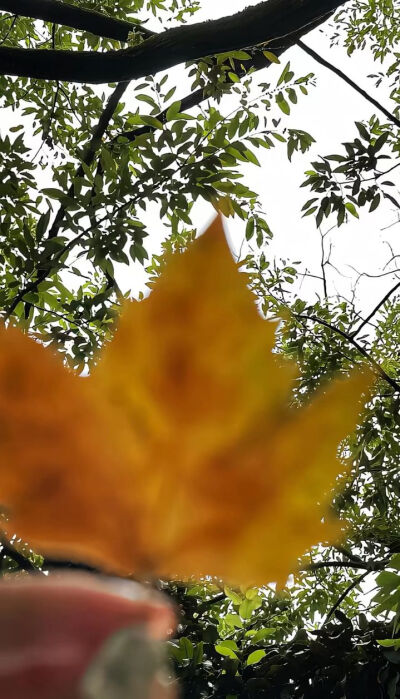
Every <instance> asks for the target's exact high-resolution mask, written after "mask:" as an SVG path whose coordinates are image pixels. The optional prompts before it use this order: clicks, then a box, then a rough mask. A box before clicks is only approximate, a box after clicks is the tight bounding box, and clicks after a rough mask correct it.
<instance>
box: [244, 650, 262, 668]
mask: <svg viewBox="0 0 400 699" xmlns="http://www.w3.org/2000/svg"><path fill="white" fill-rule="evenodd" d="M265 655H266V653H265V650H262V649H260V650H254V651H253V652H252V653H250V655H248V656H247V660H246V665H255V664H256V663H259V662H260V660H262V658H264V657H265Z"/></svg>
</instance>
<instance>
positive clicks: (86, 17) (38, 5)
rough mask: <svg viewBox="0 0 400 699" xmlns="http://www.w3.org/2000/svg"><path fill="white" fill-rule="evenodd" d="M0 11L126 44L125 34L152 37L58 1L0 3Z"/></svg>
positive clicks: (8, 0)
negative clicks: (131, 33)
mask: <svg viewBox="0 0 400 699" xmlns="http://www.w3.org/2000/svg"><path fill="white" fill-rule="evenodd" d="M0 10H3V11H5V12H11V13H12V14H15V15H21V16H23V17H32V18H33V19H41V20H43V21H44V22H54V23H55V24H62V25H64V26H66V27H71V28H72V29H79V30H82V31H85V32H91V34H96V35H97V36H103V37H107V38H108V39H116V40H118V41H127V39H128V34H129V32H131V31H132V30H135V31H137V32H138V33H140V34H141V35H142V36H143V37H146V38H148V37H150V36H153V34H154V32H152V31H150V30H149V29H146V27H143V26H141V25H140V24H134V23H133V22H125V21H124V20H121V19H114V18H113V17H107V15H104V14H102V13H101V12H97V11H95V10H85V9H84V8H81V7H76V6H75V5H69V4H67V3H65V2H59V0H0Z"/></svg>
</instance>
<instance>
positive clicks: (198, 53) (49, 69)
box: [0, 0, 348, 84]
mask: <svg viewBox="0 0 400 699" xmlns="http://www.w3.org/2000/svg"><path fill="white" fill-rule="evenodd" d="M347 1H348V0H302V1H301V2H299V0H285V2H283V0H268V2H261V3H260V4H258V5H255V6H254V7H249V8H247V9H246V10H244V11H243V12H239V13H237V14H235V15H232V16H230V17H222V18H220V19H217V20H213V21H208V22H199V23H195V24H188V25H183V26H179V27H174V28H173V29H168V30H167V31H164V32H162V33H161V34H157V35H155V36H152V37H150V38H149V39H147V40H145V41H143V42H142V43H141V44H139V45H138V46H133V47H130V48H128V49H125V50H123V51H109V52H106V53H96V52H92V51H79V52H73V51H57V50H56V51H54V50H50V49H39V50H38V49H22V48H11V47H4V46H2V47H0V74H1V75H17V76H24V77H30V78H39V79H44V80H64V81H70V82H78V83H95V84H99V83H108V82H120V81H126V80H132V79H135V78H140V77H143V76H145V75H154V74H155V73H157V72H158V71H160V70H166V69H168V68H171V67H172V66H175V65H178V64H180V63H184V62H185V61H190V60H196V59H198V58H201V57H202V56H209V55H215V54H218V53H223V52H225V51H235V50H237V49H242V48H243V45H244V44H245V45H246V46H256V45H258V44H262V43H267V42H272V41H274V40H275V41H276V40H277V39H279V38H280V37H285V36H287V35H289V34H293V33H294V32H296V31H299V30H300V29H301V28H305V29H306V28H307V27H308V26H309V25H310V24H312V23H314V22H315V21H316V20H317V19H318V18H319V17H324V16H325V15H326V14H328V13H330V12H333V11H334V10H336V9H337V8H338V7H340V6H341V5H343V4H345V2H347Z"/></svg>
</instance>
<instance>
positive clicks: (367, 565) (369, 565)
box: [300, 561, 388, 572]
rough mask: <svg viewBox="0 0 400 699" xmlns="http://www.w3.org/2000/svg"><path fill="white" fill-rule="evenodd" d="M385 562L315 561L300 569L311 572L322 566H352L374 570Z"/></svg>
mask: <svg viewBox="0 0 400 699" xmlns="http://www.w3.org/2000/svg"><path fill="white" fill-rule="evenodd" d="M387 563H388V562H387V561H371V562H368V561H317V563H310V564H309V565H307V566H304V568H301V569H300V570H301V571H304V572H313V571H315V570H321V569H323V568H352V569H355V570H358V569H360V570H367V571H369V572H371V571H375V570H383V568H384V567H385V566H386V565H387Z"/></svg>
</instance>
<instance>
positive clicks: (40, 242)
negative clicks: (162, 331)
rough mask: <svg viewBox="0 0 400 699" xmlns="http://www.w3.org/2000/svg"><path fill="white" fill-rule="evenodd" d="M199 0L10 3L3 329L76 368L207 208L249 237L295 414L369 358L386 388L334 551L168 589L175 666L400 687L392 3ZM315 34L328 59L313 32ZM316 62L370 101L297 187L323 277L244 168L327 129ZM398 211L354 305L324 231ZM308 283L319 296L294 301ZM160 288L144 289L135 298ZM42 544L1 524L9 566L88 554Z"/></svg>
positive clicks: (355, 688)
mask: <svg viewBox="0 0 400 699" xmlns="http://www.w3.org/2000/svg"><path fill="white" fill-rule="evenodd" d="M201 5H202V3H201V2H199V1H198V0H147V1H146V2H144V0H117V2H115V1H114V0H113V1H111V0H103V2H102V3H101V7H99V5H98V3H94V2H93V1H92V0H75V1H74V2H72V0H68V2H61V0H29V1H28V0H0V12H1V14H0V85H1V95H2V97H1V103H0V107H1V109H2V113H3V118H2V126H1V127H0V167H1V178H0V197H1V207H0V239H1V249H0V308H1V312H2V317H3V322H4V323H5V324H6V325H9V326H16V327H17V328H19V329H20V330H22V331H23V332H24V333H26V334H27V335H29V336H30V337H31V338H33V339H35V340H37V341H39V342H40V343H42V344H44V345H46V346H48V347H50V348H51V349H53V350H55V351H57V352H58V353H59V354H60V355H61V357H62V359H63V360H64V362H65V363H66V364H67V365H68V367H69V368H70V369H72V370H73V371H74V372H76V373H77V374H80V373H85V372H87V371H88V367H89V366H90V365H91V363H92V361H93V358H96V356H97V353H98V350H99V348H100V347H101V346H103V345H106V346H107V345H108V343H109V342H110V340H111V338H112V337H113V334H114V328H115V321H116V319H117V318H118V317H119V314H120V309H121V306H122V305H124V303H125V302H126V299H128V298H129V297H130V296H131V294H132V289H133V285H134V281H133V275H134V274H135V273H136V272H137V270H138V268H139V267H142V268H143V270H144V271H145V273H146V275H145V276H144V275H143V278H145V279H146V280H147V281H148V283H149V285H150V286H152V285H153V283H154V282H155V281H156V280H157V279H158V278H159V277H161V278H162V275H163V272H164V266H165V262H166V259H168V257H169V255H170V254H171V253H177V254H179V253H180V252H182V251H184V250H186V249H189V250H190V249H191V246H192V245H193V241H194V239H195V238H196V236H197V233H198V228H199V225H200V224H199V214H198V211H200V212H201V215H202V214H203V212H204V211H208V212H210V211H212V210H213V208H214V209H216V210H217V211H218V212H220V213H221V214H223V215H224V216H226V217H227V218H228V226H229V225H232V226H233V225H235V227H236V226H237V227H240V230H241V241H242V242H241V246H240V250H238V255H239V258H240V261H241V263H242V264H241V269H242V271H243V272H245V273H246V274H247V275H248V278H247V279H248V284H249V286H250V288H251V289H252V291H253V293H254V297H255V303H257V305H258V307H259V311H260V314H262V315H263V316H265V318H267V319H271V318H278V319H280V322H279V325H278V328H277V330H276V346H275V353H276V354H277V356H278V357H279V359H280V361H281V362H282V365H283V366H286V364H287V363H288V360H295V361H296V363H297V365H298V368H299V371H298V377H297V379H296V380H295V382H294V390H293V393H292V395H291V403H292V407H293V408H294V409H297V408H298V409H299V410H300V409H303V407H304V406H305V405H306V404H307V403H308V401H309V399H311V398H312V397H313V395H314V393H315V392H316V391H317V389H318V390H319V391H321V392H322V393H323V392H324V391H325V389H326V387H327V386H328V384H329V382H330V381H331V379H333V377H338V376H339V377H343V378H345V377H348V376H350V375H351V374H352V373H353V372H354V370H355V369H357V368H358V367H359V366H363V367H366V366H368V367H369V369H370V370H371V371H372V373H373V375H374V384H373V389H372V393H371V394H370V395H369V396H368V399H365V401H364V405H363V406H362V408H363V409H362V417H361V419H360V420H359V424H358V426H357V429H356V430H355V431H354V432H353V433H352V434H351V435H348V436H347V437H346V439H345V440H344V441H342V442H341V443H340V445H338V450H339V451H338V454H339V456H340V459H341V460H342V463H343V473H342V475H341V476H340V477H339V479H338V484H337V485H338V486H340V487H339V488H337V489H335V492H334V493H332V494H331V497H330V503H331V504H330V509H331V510H332V513H334V514H335V515H336V516H338V517H339V518H340V519H341V520H343V521H346V522H347V529H346V532H345V535H344V538H343V541H342V542H341V544H337V545H335V546H332V545H331V546H328V545H325V544H323V543H321V544H319V545H318V546H315V547H314V548H313V549H311V550H309V551H304V552H303V556H302V557H301V558H300V559H299V561H298V567H297V568H296V567H294V569H293V571H292V576H291V577H290V579H289V581H288V584H287V585H286V586H285V587H284V588H279V589H277V588H276V587H275V586H274V585H272V584H270V585H266V586H264V587H260V588H255V587H251V588H246V587H238V588H231V587H227V586H224V585H223V584H222V583H221V582H220V581H219V579H217V578H213V579H211V578H210V579H207V580H203V581H202V582H199V581H197V580H196V581H191V582H190V583H178V582H169V581H166V580H157V582H156V583H154V584H156V586H157V587H158V588H160V589H162V590H164V591H165V592H166V594H168V595H170V596H171V597H172V598H173V599H174V601H175V602H176V604H177V605H178V607H179V610H180V618H179V627H178V633H177V636H176V638H175V639H173V640H171V642H170V644H169V647H170V654H171V658H172V661H173V663H174V666H175V670H176V672H177V675H178V677H179V678H180V681H181V685H182V688H183V695H184V696H185V697H191V698H195V697H199V699H200V698H204V699H206V698H207V697H210V698H211V697H217V698H221V699H228V698H229V699H234V698H235V699H236V698H237V699H239V698H240V699H242V698H243V699H246V698H253V697H264V696H265V697H279V698H282V699H283V698H286V697H314V696H315V697H320V696H324V695H327V696H332V697H349V698H353V697H360V698H361V697H371V698H375V697H376V698H378V697H388V698H390V699H393V698H395V697H397V696H400V669H399V662H400V639H399V628H400V529H399V516H400V508H399V495H400V485H399V478H398V468H399V456H400V445H399V439H400V434H399V429H400V422H399V405H400V365H399V345H400V298H399V295H398V290H399V288H400V278H399V272H400V270H399V268H398V259H399V254H400V251H399V250H398V249H397V248H396V246H395V244H393V238H392V237H390V236H389V230H390V232H393V231H394V230H397V229H398V226H399V224H400V213H399V212H400V199H399V197H398V189H399V180H398V176H397V173H398V170H397V169H396V168H398V167H399V165H400V162H399V157H400V89H399V85H400V54H399V52H398V46H399V39H400V6H399V3H398V2H396V0H347V2H342V1H340V0H304V1H302V2H300V0H290V1H288V0H286V1H285V2H284V0H267V2H258V3H256V2H255V3H253V6H251V7H249V8H246V9H244V10H243V11H242V12H240V13H238V14H233V15H231V16H229V17H222V18H220V19H213V20H209V21H206V22H198V21H197V18H196V13H197V12H198V11H200V10H201ZM320 29H323V34H322V35H321V36H322V37H323V42H324V46H325V48H326V50H325V51H324V52H323V54H324V55H323V56H322V55H319V53H318V52H317V51H315V50H314V49H312V48H310V47H309V45H308V38H306V37H307V35H308V34H309V33H310V32H313V31H317V32H319V30H320ZM295 46H297V47H300V49H301V50H302V51H303V52H304V53H307V55H308V56H309V57H310V58H312V59H313V61H315V71H314V73H306V74H304V75H303V74H302V72H303V71H302V70H301V67H300V68H299V66H298V65H295V64H294V62H293V60H292V58H291V55H290V54H289V55H286V52H289V51H290V49H291V48H292V47H295ZM332 47H336V48H337V47H340V48H341V50H342V51H343V53H347V55H348V56H350V57H352V58H354V59H356V57H357V56H362V57H365V59H366V63H365V65H367V64H368V66H369V68H368V71H369V75H368V80H367V81H366V79H367V76H366V75H364V76H357V75H356V73H353V74H352V77H349V76H348V75H347V73H346V72H345V71H344V70H342V69H340V68H338V67H337V66H336V65H335V64H334V63H333V62H331V61H330V60H329V61H328V60H327V59H326V56H327V55H330V54H329V49H330V48H332ZM332 55H333V52H332ZM182 64H183V65H182ZM177 66H180V68H179V69H177V70H175V68H176V67H177ZM321 66H324V67H325V68H327V69H328V70H329V71H330V72H331V73H335V75H336V76H337V77H338V78H340V79H341V80H343V82H345V83H346V84H347V85H348V86H350V87H351V89H353V90H354V91H355V92H357V93H358V94H359V95H361V96H362V97H363V98H364V100H365V105H366V110H369V113H368V116H367V117H366V118H365V119H363V120H362V121H360V120H356V121H355V120H354V115H352V114H351V113H349V114H348V119H349V122H350V123H353V126H352V129H353V134H354V135H353V137H352V138H351V139H349V140H347V141H346V142H344V143H340V142H337V148H336V150H335V152H333V153H323V152H322V153H321V152H319V151H318V155H317V156H316V157H315V158H314V160H312V161H311V162H310V163H309V164H308V165H307V170H306V172H305V174H304V176H303V177H302V179H300V180H299V183H298V186H299V187H300V186H301V187H303V190H302V192H303V195H304V197H303V199H304V201H303V204H302V210H301V211H300V210H299V211H298V221H299V225H300V221H301V219H302V218H304V219H306V220H307V221H308V222H309V223H310V228H311V227H315V228H316V230H317V231H318V234H319V235H320V244H321V251H322V252H321V263H320V266H319V269H317V270H315V269H313V270H310V269H309V268H308V267H307V266H306V265H304V264H303V261H302V260H300V261H299V260H296V259H293V258H292V257H291V255H290V250H289V251H288V252H287V255H286V259H285V260H282V259H278V258H276V257H274V255H273V253H272V249H273V248H272V246H273V243H274V240H276V239H277V237H279V236H281V235H283V232H282V231H275V230H273V227H272V226H271V224H270V221H269V212H268V210H265V208H266V207H265V205H264V201H263V198H262V196H261V191H260V190H261V185H260V190H259V191H253V190H256V189H257V188H256V187H253V186H252V187H250V186H249V184H246V181H248V179H249V177H248V173H249V167H250V166H253V167H257V166H258V165H260V163H263V162H264V161H265V158H268V157H269V156H270V155H271V154H272V153H273V152H274V151H275V150H276V149H280V153H281V157H282V159H283V158H285V159H288V161H290V163H291V165H290V167H294V163H295V161H296V158H298V157H300V156H302V157H305V158H308V153H309V151H311V150H312V149H313V148H314V146H315V147H318V142H317V143H315V139H314V136H313V133H312V128H311V127H310V133H309V132H308V130H305V129H304V128H298V127H297V125H296V123H295V119H296V109H297V108H298V105H299V104H300V103H302V101H305V102H307V100H308V99H310V93H311V91H312V90H313V89H314V85H315V81H316V80H317V79H320V80H327V79H328V78H327V77H326V76H327V75H328V74H330V73H321V74H320V73H319V71H320V69H321ZM371 66H372V67H371ZM173 69H174V70H173ZM270 75H273V76H274V77H273V79H271V78H270V77H269V76H270ZM275 76H277V77H275ZM361 78H362V80H361ZM359 82H360V84H359ZM365 84H368V85H369V86H370V89H365V88H364V87H362V85H365ZM378 87H379V90H378V89H377V88H378ZM339 109H340V110H341V111H343V110H346V105H345V104H343V105H340V106H339ZM289 117H290V120H289ZM302 127H304V125H303V124H302ZM333 136H334V134H333ZM314 152H315V151H314ZM272 177H274V173H272ZM285 197H286V200H287V201H288V202H289V201H290V197H291V193H290V192H289V191H286V190H285ZM206 206H208V207H209V208H208V209H207V208H205V207H206ZM385 206H386V207H387V208H386V211H390V215H391V223H390V229H389V228H386V229H384V230H382V231H381V232H379V231H378V230H377V231H376V236H377V237H378V235H379V234H381V237H382V238H383V240H384V242H385V244H387V249H388V255H387V260H386V262H385V265H382V266H381V267H379V268H378V267H375V268H374V269H373V271H372V272H371V271H370V270H368V271H365V270H359V271H357V273H356V275H355V276H354V277H353V278H352V291H353V293H352V296H351V297H350V298H349V297H348V295H347V294H346V293H344V292H343V290H342V289H341V287H340V274H338V276H337V277H336V278H335V280H336V281H335V284H333V283H331V278H330V274H331V271H332V270H333V265H334V262H333V259H332V256H331V250H332V245H334V242H335V239H336V237H337V236H339V235H346V230H347V228H346V226H349V229H350V225H349V224H350V223H351V222H355V221H356V219H359V221H360V225H364V226H367V225H368V221H370V220H372V221H374V222H375V221H376V220H377V218H376V216H377V215H378V214H379V213H380V212H381V211H382V210H384V207H385ZM300 208H301V207H300ZM374 212H376V213H375V214H374ZM369 214H371V216H369ZM207 215H209V214H207ZM372 215H373V216H372ZM156 226H157V227H158V229H157V230H155V227H156ZM160 237H162V245H161V246H159V248H158V249H157V247H156V252H154V249H155V247H154V241H155V240H157V241H159V240H160ZM341 262H342V263H341V269H340V270H339V273H343V274H345V263H346V260H342V261H341ZM332 274H333V272H332ZM366 276H371V277H375V278H380V279H385V280H386V281H387V287H386V288H385V291H384V293H383V294H382V296H381V297H380V298H374V301H373V304H372V306H371V307H369V303H368V302H367V301H366V300H365V298H363V296H362V294H361V295H360V294H359V293H358V288H359V284H360V281H361V279H363V278H365V277H366ZM306 279H307V280H310V279H311V281H312V283H313V287H312V293H309V292H308V291H303V286H302V283H303V281H304V280H306ZM338 280H339V281H338ZM136 292H137V289H135V293H136ZM145 293H147V291H146V289H145V286H144V284H143V285H142V287H141V289H140V294H139V298H140V299H141V298H143V296H144V295H145ZM155 342H156V340H155ZM134 361H135V348H133V352H132V362H134ZM266 361H267V360H266ZM258 377H259V380H261V378H262V371H261V370H260V371H259V374H258ZM44 382H45V378H43V383H44ZM121 390H122V389H121ZM315 424H316V432H317V431H318V421H317V419H316V423H315ZM22 438H23V436H22ZM314 440H315V442H316V443H317V441H318V435H317V434H315V436H314V435H313V434H312V430H310V431H309V432H304V436H303V443H302V445H301V447H299V452H300V450H301V451H304V453H305V454H307V453H311V451H312V446H313V442H314ZM321 463H322V462H321ZM205 486H207V483H205ZM6 519H7V511H6V510H5V511H4V520H5V521H6ZM189 526H190V522H189V523H188V527H189ZM215 534H216V535H217V532H215ZM155 536H157V533H155ZM279 536H280V534H279V530H277V532H276V538H277V541H278V542H279ZM254 537H255V539H256V541H255V542H254V546H256V545H257V544H258V541H257V534H256V533H255V534H254ZM124 541H125V539H124ZM248 545H249V546H250V544H248ZM276 548H277V549H278V548H279V547H278V546H277V547H276ZM41 553H42V552H41V551H38V552H36V551H35V553H33V552H32V550H31V548H30V546H29V543H26V542H25V541H23V540H21V539H20V538H19V537H18V532H17V537H14V538H12V537H8V538H6V537H4V538H3V540H2V571H3V573H4V574H9V572H10V571H31V570H35V569H39V570H52V569H54V568H56V567H59V566H66V567H74V566H75V567H76V566H78V567H88V568H90V561H89V562H88V561H85V560H82V561H80V562H77V561H56V560H51V559H50V558H46V557H44V558H43V556H42V555H41ZM243 557H244V558H245V557H246V547H243ZM271 582H273V581H271Z"/></svg>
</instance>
